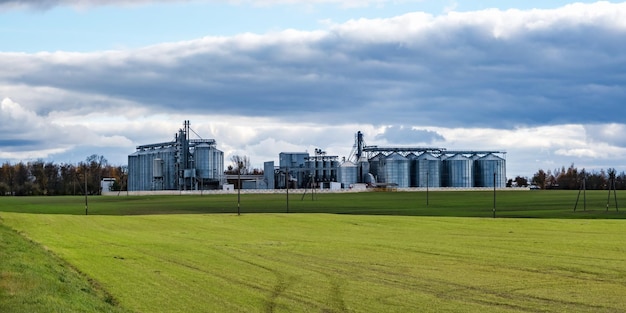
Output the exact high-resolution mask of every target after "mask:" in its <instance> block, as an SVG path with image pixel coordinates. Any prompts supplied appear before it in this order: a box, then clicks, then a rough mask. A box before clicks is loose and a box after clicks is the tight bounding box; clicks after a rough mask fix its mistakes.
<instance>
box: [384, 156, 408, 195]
mask: <svg viewBox="0 0 626 313" xmlns="http://www.w3.org/2000/svg"><path fill="white" fill-rule="evenodd" d="M383 167H384V169H383V173H384V177H385V182H386V183H390V184H397V185H398V187H399V188H407V187H409V160H407V158H406V157H404V156H402V155H401V154H399V153H395V152H394V153H392V154H390V155H388V156H387V157H386V158H385V163H384V165H383ZM379 170H380V169H379Z"/></svg>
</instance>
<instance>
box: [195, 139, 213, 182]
mask: <svg viewBox="0 0 626 313" xmlns="http://www.w3.org/2000/svg"><path fill="white" fill-rule="evenodd" d="M212 148H213V147H212V146H211V145H210V144H208V143H201V144H199V145H197V146H196V148H195V150H194V159H195V161H196V174H197V175H198V178H201V179H210V178H215V177H214V176H215V173H213V167H212V165H213V157H214V156H213V153H212V152H213V151H212Z"/></svg>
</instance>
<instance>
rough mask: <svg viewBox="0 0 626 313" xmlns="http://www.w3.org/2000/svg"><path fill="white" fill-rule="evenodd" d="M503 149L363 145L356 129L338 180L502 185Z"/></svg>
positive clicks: (344, 182) (401, 185)
mask: <svg viewBox="0 0 626 313" xmlns="http://www.w3.org/2000/svg"><path fill="white" fill-rule="evenodd" d="M504 154H506V152H503V151H474V150H468V151H450V150H446V149H445V148H427V147H378V146H366V145H365V142H364V140H363V134H362V133H361V132H357V134H356V139H355V144H354V147H353V152H352V154H351V156H350V159H349V160H346V161H344V162H342V163H341V164H340V166H339V173H340V175H339V182H341V183H342V185H343V186H344V187H345V186H350V185H352V184H354V183H355V182H357V183H366V184H369V185H393V186H395V187H398V188H407V187H422V188H423V187H456V188H472V187H499V188H501V187H505V186H506V160H505V159H504V158H503V157H500V156H499V155H504Z"/></svg>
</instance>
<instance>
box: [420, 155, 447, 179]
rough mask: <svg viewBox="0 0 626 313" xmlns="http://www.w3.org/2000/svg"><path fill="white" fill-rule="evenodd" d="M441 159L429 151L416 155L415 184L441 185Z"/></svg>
mask: <svg viewBox="0 0 626 313" xmlns="http://www.w3.org/2000/svg"><path fill="white" fill-rule="evenodd" d="M441 162H442V161H441V159H440V158H437V157H435V156H433V155H432V154H430V153H427V152H425V153H422V154H420V155H419V156H418V157H417V176H418V177H417V186H418V187H422V188H425V187H427V186H428V187H441Z"/></svg>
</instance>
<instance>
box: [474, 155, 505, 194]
mask: <svg viewBox="0 0 626 313" xmlns="http://www.w3.org/2000/svg"><path fill="white" fill-rule="evenodd" d="M474 169H475V179H476V187H498V188H503V187H505V186H506V161H505V160H504V159H503V158H501V157H499V156H497V155H494V154H493V153H489V154H487V155H485V156H484V157H482V158H479V159H477V160H476V161H474ZM494 174H495V186H494Z"/></svg>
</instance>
